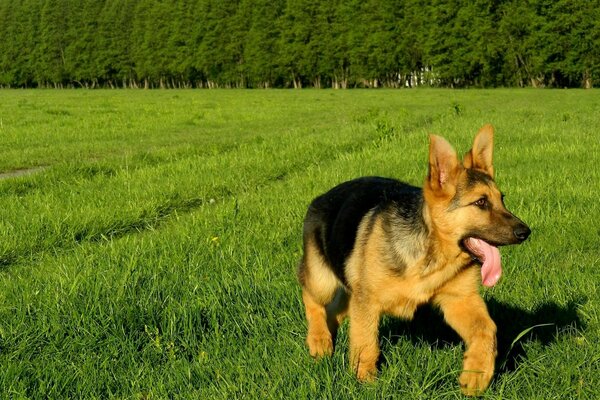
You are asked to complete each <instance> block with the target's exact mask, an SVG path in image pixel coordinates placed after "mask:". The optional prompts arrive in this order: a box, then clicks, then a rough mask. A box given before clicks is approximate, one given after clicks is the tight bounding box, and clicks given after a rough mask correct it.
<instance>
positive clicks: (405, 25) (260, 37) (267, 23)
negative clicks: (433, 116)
mask: <svg viewBox="0 0 600 400" xmlns="http://www.w3.org/2000/svg"><path fill="white" fill-rule="evenodd" d="M598 21H600V1H599V0H592V1H586V0H568V1H567V0H559V1H553V0H530V1H521V0H518V1H517V0H513V1H511V0H509V1H502V0H476V1H466V0H433V1H425V2H416V1H410V0H364V1H357V0H20V1H7V0H2V1H0V87H59V88H62V87H145V88H154V87H161V88H168V87H178V88H183V87H209V88H213V87H236V88H269V87H277V88H287V87H295V88H300V87H316V88H321V87H334V88H351V87H381V86H384V87H415V86H436V87H498V86H505V87H525V86H533V87H585V88H590V87H592V86H594V85H597V84H598V80H600V24H599V23H598Z"/></svg>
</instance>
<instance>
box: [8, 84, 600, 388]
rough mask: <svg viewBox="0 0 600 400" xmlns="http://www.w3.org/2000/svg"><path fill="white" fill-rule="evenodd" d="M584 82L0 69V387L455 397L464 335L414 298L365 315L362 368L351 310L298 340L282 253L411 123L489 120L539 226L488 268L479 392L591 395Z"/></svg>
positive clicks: (590, 100)
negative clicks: (352, 358)
mask: <svg viewBox="0 0 600 400" xmlns="http://www.w3.org/2000/svg"><path fill="white" fill-rule="evenodd" d="M599 109H600V92H598V91H595V90H590V91H581V90H568V91H567V90H555V91H553V90H508V89H506V90H503V89H502V90H500V89H499V90H472V91H471V90H469V91H452V90H349V91H333V90H303V91H291V90H285V91H283V90H282V91H278V90H267V91H253V90H246V91H237V90H223V91H219V90H214V91H213V90H189V91H177V90H169V91H166V90H165V91H142V90H139V91H126V90H115V91H101V90H98V91H85V90H78V91H44V90H37V91H33V90H14V91H0V173H2V172H10V171H13V172H14V171H18V170H27V169H30V168H36V171H35V172H33V173H31V174H28V175H22V176H5V177H3V178H1V179H0V371H1V372H0V397H2V398H15V399H20V398H86V399H90V398H99V399H100V398H124V399H163V398H202V399H209V398H210V399H212V398H215V399H233V398H261V399H262V398H274V399H279V398H292V399H303V398H306V399H322V398H329V399H369V398H373V399H379V398H398V399H401V398H405V399H416V398H423V399H436V398H438V399H447V398H461V397H462V395H461V393H460V391H459V388H458V383H457V378H458V375H459V373H460V368H461V363H462V354H463V345H462V343H461V342H460V340H458V338H457V337H456V335H455V334H454V333H453V332H452V331H451V330H450V329H449V328H448V327H447V326H446V325H445V324H444V322H443V320H442V318H441V316H440V315H439V314H438V313H437V312H436V311H435V310H430V309H428V308H423V309H422V310H420V311H419V312H418V314H417V316H416V318H415V320H414V321H412V322H405V321H401V320H398V319H394V318H385V319H384V320H383V321H382V323H381V329H380V343H381V347H382V360H381V365H380V375H379V379H378V380H377V381H376V382H375V383H372V384H365V385H362V384H360V383H358V382H357V381H356V380H355V379H354V377H353V376H352V374H351V373H350V370H349V366H348V355H347V348H348V338H347V323H346V324H345V325H344V326H343V327H342V329H341V332H340V334H339V336H338V340H337V347H336V352H335V354H334V355H333V357H331V358H327V359H324V360H321V361H318V362H316V361H314V360H312V359H311V358H310V356H309V354H308V351H307V349H306V348H305V344H304V335H305V329H306V325H305V321H304V314H303V308H302V301H301V299H300V288H299V286H298V284H297V283H296V279H295V266H296V263H297V261H298V259H299V257H300V254H301V225H302V219H303V216H304V213H305V210H306V207H307V205H308V203H309V202H310V201H311V199H312V198H313V197H314V196H316V195H318V194H320V193H322V192H323V191H325V190H327V189H329V188H330V187H331V186H333V185H335V184H337V183H340V182H342V181H344V180H347V179H350V178H354V177H357V176H362V175H382V176H391V177H396V178H400V179H403V180H405V181H407V182H410V183H413V184H417V185H420V184H421V183H422V181H423V179H424V177H425V175H426V170H427V161H426V160H427V146H428V139H427V133H429V132H434V133H438V134H441V135H443V136H445V137H446V138H447V139H448V140H449V141H450V142H451V143H452V144H453V145H454V146H455V148H456V149H457V151H458V152H459V153H461V154H462V153H464V152H465V151H467V150H468V149H469V148H470V145H471V142H472V139H473V136H474V134H475V133H476V131H477V130H478V128H479V127H480V126H481V125H483V124H484V123H488V122H490V123H492V124H494V126H495V127H496V147H495V154H494V156H495V168H496V171H497V176H496V180H497V182H498V184H499V186H500V188H501V189H502V190H503V192H505V193H506V204H507V206H508V208H509V209H511V211H513V212H514V213H515V214H516V215H518V216H519V217H521V218H522V219H523V220H524V221H526V222H527V223H528V224H529V225H530V226H531V228H532V230H533V233H532V236H531V237H530V239H529V240H528V241H527V242H525V243H524V244H522V245H521V246H514V247H505V248H503V249H502V250H501V252H502V257H503V268H504V274H503V277H502V279H501V281H500V283H499V284H498V285H497V286H496V287H494V288H492V289H482V292H483V294H484V298H485V299H486V302H487V303H488V306H489V309H490V313H491V315H492V318H493V319H494V320H495V321H496V323H497V325H498V332H499V333H498V341H499V356H498V367H497V369H498V371H497V373H496V375H495V378H494V381H493V382H492V385H491V387H490V389H489V390H488V391H487V392H486V394H485V396H484V397H485V398H490V399H507V398H508V399H526V398H533V399H544V400H547V399H564V398H582V399H594V398H598V397H600V293H599V291H598V284H599V283H600V250H599V243H600V223H599V221H600V202H599V201H598V190H599V188H600V168H599V165H600V151H599V150H600V146H599V142H600V132H599V128H600V114H598V110H599Z"/></svg>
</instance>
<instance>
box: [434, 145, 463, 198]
mask: <svg viewBox="0 0 600 400" xmlns="http://www.w3.org/2000/svg"><path fill="white" fill-rule="evenodd" d="M459 173H460V164H459V161H458V157H457V155H456V151H454V149H453V148H452V146H451V145H450V143H448V142H447V141H446V139H444V138H443V137H441V136H437V135H429V175H428V177H427V180H428V182H429V187H430V188H431V189H432V190H433V191H435V192H441V193H444V194H453V193H454V190H455V187H456V181H457V179H458V174H459Z"/></svg>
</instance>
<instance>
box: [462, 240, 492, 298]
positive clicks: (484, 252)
mask: <svg viewBox="0 0 600 400" xmlns="http://www.w3.org/2000/svg"><path fill="white" fill-rule="evenodd" d="M462 244H463V247H464V248H465V250H466V251H467V252H468V253H469V254H470V255H471V257H472V258H473V259H474V260H475V261H477V262H479V263H480V264H481V282H482V283H483V285H484V286H487V287H492V286H494V285H495V284H496V283H498V281H499V280H500V277H501V276H502V264H501V262H500V251H499V250H498V248H497V247H496V246H493V245H491V244H489V243H488V242H486V241H484V240H482V239H477V238H474V237H468V238H466V239H464V240H463V241H462Z"/></svg>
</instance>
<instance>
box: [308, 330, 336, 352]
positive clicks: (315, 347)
mask: <svg viewBox="0 0 600 400" xmlns="http://www.w3.org/2000/svg"><path fill="white" fill-rule="evenodd" d="M306 344H307V345H308V352H309V353H310V355H311V356H312V357H314V358H321V357H325V356H330V355H332V354H333V340H332V338H331V335H330V334H329V333H322V334H320V335H309V336H308V337H307V338H306Z"/></svg>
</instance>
